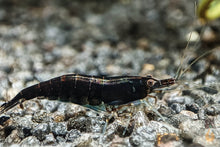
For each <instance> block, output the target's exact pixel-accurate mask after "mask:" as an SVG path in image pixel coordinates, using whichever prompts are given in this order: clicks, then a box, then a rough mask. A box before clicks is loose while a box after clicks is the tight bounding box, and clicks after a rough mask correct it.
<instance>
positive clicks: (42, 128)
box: [31, 123, 50, 141]
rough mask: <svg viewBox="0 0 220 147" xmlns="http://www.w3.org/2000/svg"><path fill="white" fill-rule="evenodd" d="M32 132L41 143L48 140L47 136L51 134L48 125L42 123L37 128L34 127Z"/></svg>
mask: <svg viewBox="0 0 220 147" xmlns="http://www.w3.org/2000/svg"><path fill="white" fill-rule="evenodd" d="M31 132H32V134H33V135H34V136H36V137H37V138H38V139H39V140H40V141H42V140H44V139H45V138H46V135H47V134H48V133H49V132H50V128H49V125H48V124H47V123H41V124H37V125H36V126H34V127H33V130H31Z"/></svg>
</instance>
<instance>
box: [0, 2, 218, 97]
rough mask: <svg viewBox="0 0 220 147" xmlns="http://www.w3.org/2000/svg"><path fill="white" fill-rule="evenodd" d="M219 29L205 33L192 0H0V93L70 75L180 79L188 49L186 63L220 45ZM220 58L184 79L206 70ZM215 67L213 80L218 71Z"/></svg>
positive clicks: (194, 68) (212, 26) (201, 65)
mask: <svg viewBox="0 0 220 147" xmlns="http://www.w3.org/2000/svg"><path fill="white" fill-rule="evenodd" d="M218 26H219V23H218V22H217V21H215V22H214V23H213V24H210V27H207V29H206V30H205V31H204V30H203V29H202V28H203V25H201V23H200V22H199V21H198V19H197V17H196V14H195V1H191V0H187V1H186V0H178V1H176V0H163V1H160V0H138V1H133V0H111V1H110V0H106V1H90V0H85V1H72V0H64V1H59V0H24V1H18V0H7V1H6V0H0V85H1V86H0V94H1V96H0V97H1V98H3V97H5V91H6V90H8V89H10V88H12V89H15V91H16V92H18V91H19V90H21V89H23V88H24V87H27V86H30V85H32V84H35V83H38V82H39V81H40V82H41V81H44V80H47V79H50V78H53V77H55V76H60V75H63V74H67V73H78V74H87V75H102V76H103V75H104V76H117V75H124V76H126V75H141V76H145V75H146V74H152V75H153V76H154V77H157V78H167V77H174V76H175V74H176V71H177V69H178V67H179V65H180V62H181V60H180V59H181V56H182V54H183V53H184V54H186V57H184V59H183V61H184V66H187V65H189V64H190V63H191V62H192V61H193V60H194V59H195V58H196V57H198V56H199V55H201V53H203V52H206V51H207V50H209V49H212V48H214V47H216V46H217V44H218V39H217V38H218V35H219V34H218V33H219V27H218ZM202 30H203V31H204V32H206V33H204V34H206V35H204V38H202V39H203V42H202V41H198V40H199V35H200V32H201V31H202ZM191 32H192V33H191ZM189 36H191V37H190V41H189V46H188V47H187V49H186V50H184V48H185V47H186V45H187V42H188V38H189ZM218 55H219V54H218ZM214 56H216V54H214ZM219 58H220V57H219V56H217V57H213V56H212V57H210V59H203V60H201V61H199V62H197V63H196V64H195V65H193V66H192V68H190V70H191V72H187V73H186V74H185V75H184V77H188V78H189V79H190V80H191V79H193V78H194V79H195V78H196V77H197V76H198V75H200V74H202V73H204V72H205V73H207V72H206V70H207V67H209V66H210V65H211V63H210V60H211V61H212V63H213V64H214V63H216V61H217V62H218V61H219ZM213 59H214V60H213ZM214 68H215V69H214V71H215V74H212V76H211V77H210V78H209V80H210V81H215V80H216V78H217V77H216V76H215V75H217V76H219V66H217V64H215V67H214ZM187 75H188V76H187ZM205 75H207V74H205ZM200 78H203V80H204V79H205V78H206V77H204V75H203V77H200ZM16 92H14V93H16ZM9 95H10V94H9ZM12 95H14V94H12ZM9 97H11V96H9Z"/></svg>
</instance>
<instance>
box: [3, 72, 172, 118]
mask: <svg viewBox="0 0 220 147" xmlns="http://www.w3.org/2000/svg"><path fill="white" fill-rule="evenodd" d="M173 84H175V79H174V78H169V79H163V80H158V79H155V78H153V77H152V76H146V77H141V76H117V77H98V76H87V75H78V74H68V75H63V76H60V77H56V78H53V79H50V80H48V81H44V82H40V83H39V84H36V85H33V86H30V87H27V88H25V89H23V90H21V91H20V92H19V93H18V94H17V95H16V96H15V97H14V98H13V99H12V100H11V101H9V102H6V103H4V104H2V105H1V107H0V114H2V113H4V112H5V111H7V110H9V109H11V108H12V107H14V106H15V105H17V104H22V102H24V101H25V100H30V99H33V98H36V97H42V96H43V97H47V98H48V99H49V100H59V101H64V102H72V103H75V104H79V105H91V106H98V105H100V104H101V103H104V104H108V105H122V104H126V103H129V102H132V101H135V100H139V99H143V98H145V97H147V96H148V95H149V94H150V93H152V92H154V90H156V89H158V88H163V87H168V86H170V85H173Z"/></svg>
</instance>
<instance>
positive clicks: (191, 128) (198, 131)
mask: <svg viewBox="0 0 220 147" xmlns="http://www.w3.org/2000/svg"><path fill="white" fill-rule="evenodd" d="M179 128H180V131H181V136H182V137H183V138H184V139H193V138H195V137H197V136H202V135H204V131H205V123H204V121H202V120H195V121H194V120H191V119H188V120H186V121H184V122H182V123H181V124H180V126H179Z"/></svg>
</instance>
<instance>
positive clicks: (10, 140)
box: [4, 130, 21, 146]
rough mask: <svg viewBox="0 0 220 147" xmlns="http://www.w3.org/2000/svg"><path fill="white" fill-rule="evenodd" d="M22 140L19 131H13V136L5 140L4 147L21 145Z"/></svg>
mask: <svg viewBox="0 0 220 147" xmlns="http://www.w3.org/2000/svg"><path fill="white" fill-rule="evenodd" d="M20 141H21V139H20V138H19V136H18V130H13V131H12V132H11V134H10V135H9V136H8V137H6V138H5V141H4V146H5V145H12V144H17V143H20Z"/></svg>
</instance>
